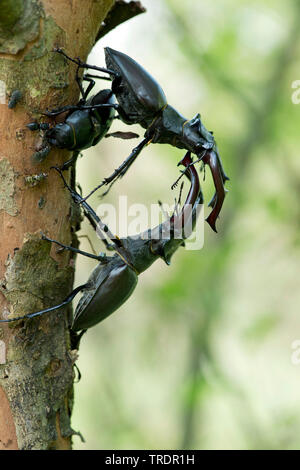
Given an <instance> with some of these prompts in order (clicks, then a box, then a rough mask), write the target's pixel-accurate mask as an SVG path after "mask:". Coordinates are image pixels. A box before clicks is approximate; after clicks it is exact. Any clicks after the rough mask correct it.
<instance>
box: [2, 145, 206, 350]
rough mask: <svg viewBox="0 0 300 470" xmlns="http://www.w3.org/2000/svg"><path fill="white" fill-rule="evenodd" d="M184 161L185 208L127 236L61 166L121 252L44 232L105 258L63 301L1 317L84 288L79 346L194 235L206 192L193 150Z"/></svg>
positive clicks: (75, 340) (77, 318) (77, 322)
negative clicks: (97, 250) (115, 230)
mask: <svg viewBox="0 0 300 470" xmlns="http://www.w3.org/2000/svg"><path fill="white" fill-rule="evenodd" d="M180 164H182V165H183V166H185V168H186V170H187V171H186V176H187V177H188V179H189V180H190V183H191V186H190V190H189V193H188V195H187V198H186V201H185V203H184V205H183V207H182V209H181V211H180V212H179V213H177V214H175V213H173V215H172V216H171V217H170V218H168V219H167V220H166V221H165V222H163V223H161V224H160V225H158V226H157V227H155V228H154V229H148V230H147V231H145V232H142V233H140V234H137V235H135V236H133V237H127V238H118V237H117V236H114V235H113V234H112V233H111V232H110V230H109V228H108V227H107V225H105V224H103V222H102V221H101V220H100V219H99V217H98V216H97V214H96V213H95V212H94V211H93V209H92V208H91V207H90V206H89V205H88V203H87V202H86V201H83V198H82V197H81V196H80V195H79V194H78V193H77V192H75V191H74V190H72V188H70V186H68V184H67V183H66V181H65V179H64V177H63V174H62V172H61V169H59V168H56V169H57V170H58V171H59V173H60V175H61V177H62V179H63V181H64V184H65V186H66V187H67V188H68V190H69V191H70V193H71V195H72V198H73V199H74V201H75V202H77V203H78V202H80V203H82V206H83V208H84V210H85V211H86V212H87V213H88V214H89V216H90V217H91V218H92V219H93V221H94V224H95V226H96V225H97V230H98V231H100V233H102V234H103V233H104V234H106V236H107V237H108V238H109V239H110V242H111V243H112V244H113V246H114V250H115V254H114V255H113V256H107V255H106V254H103V253H102V254H100V255H99V256H97V255H93V254H90V253H86V252H84V251H81V250H78V249H76V248H73V247H70V246H67V245H64V244H62V243H60V242H58V241H56V240H52V239H50V238H48V237H46V236H45V235H42V238H43V239H45V240H48V241H49V242H53V243H56V244H57V245H59V246H60V247H62V248H64V249H67V250H71V251H74V252H76V253H80V254H83V255H85V256H89V257H91V258H94V259H96V260H97V261H98V262H99V264H98V265H97V266H96V268H95V269H94V271H93V272H92V274H91V275H90V277H89V279H88V281H87V283H85V284H83V285H81V286H79V287H77V288H76V289H74V290H73V291H72V292H71V293H70V294H69V295H68V296H67V298H66V299H64V300H63V302H62V303H60V304H59V305H55V306H54V307H49V308H46V309H44V310H40V311H39V312H35V313H31V314H27V315H24V316H22V317H19V318H10V319H6V320H0V322H11V321H16V320H20V319H24V318H33V317H36V316H39V315H42V314H44V313H46V312H51V311H53V310H57V309H60V308H62V307H64V306H65V305H67V304H68V303H70V302H71V301H72V300H73V299H74V297H75V296H76V294H78V293H79V292H81V291H82V292H83V295H82V297H81V299H80V301H79V303H78V305H77V307H76V310H75V314H74V319H73V322H72V325H71V327H70V329H71V341H72V348H74V349H76V348H77V347H78V344H79V340H80V338H81V336H82V334H83V333H84V332H85V331H86V330H87V329H88V328H91V327H92V326H94V325H96V324H97V323H99V322H101V321H102V320H104V319H105V318H107V317H108V316H109V315H111V314H112V313H113V312H114V311H116V310H117V309H118V308H119V307H121V305H123V303H124V302H126V300H127V299H128V298H129V297H130V296H131V294H132V293H133V291H134V289H135V287H136V284H137V281H138V275H139V274H141V273H142V272H143V271H145V270H146V269H148V268H149V267H150V266H151V265H152V263H154V261H156V260H157V259H159V258H162V259H163V260H164V261H165V262H166V263H167V264H170V259H171V257H172V255H173V254H174V252H175V251H176V250H177V249H178V248H179V247H180V246H181V245H183V244H184V239H185V238H187V237H188V236H190V235H191V233H192V231H193V229H194V227H195V223H196V219H197V215H198V213H199V211H198V210H197V209H198V208H200V204H202V203H203V197H202V192H201V189H200V184H199V176H198V173H197V171H196V170H195V168H194V166H193V162H192V158H191V155H190V152H187V154H186V156H185V157H184V158H183V159H182V161H181V162H180ZM98 233H99V232H98ZM165 234H166V235H165ZM78 331H81V333H78Z"/></svg>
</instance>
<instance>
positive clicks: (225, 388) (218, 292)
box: [73, 0, 300, 449]
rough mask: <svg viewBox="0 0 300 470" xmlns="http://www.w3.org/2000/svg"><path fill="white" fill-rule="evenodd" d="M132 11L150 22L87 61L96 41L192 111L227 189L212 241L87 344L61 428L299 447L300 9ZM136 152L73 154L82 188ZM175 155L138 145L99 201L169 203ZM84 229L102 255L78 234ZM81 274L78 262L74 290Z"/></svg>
mask: <svg viewBox="0 0 300 470" xmlns="http://www.w3.org/2000/svg"><path fill="white" fill-rule="evenodd" d="M143 4H144V5H145V6H146V7H147V10H148V12H147V13H146V14H145V15H142V16H140V17H139V18H138V19H135V20H132V21H131V22H129V23H128V25H122V26H120V27H119V28H118V29H117V30H116V31H115V32H113V33H110V34H109V35H108V36H106V37H105V38H104V39H103V41H102V42H101V44H99V46H98V47H97V48H96V49H95V51H94V53H93V55H92V57H91V58H90V61H91V60H93V61H94V62H95V63H96V60H98V61H99V62H98V63H99V64H101V57H100V59H99V57H98V53H99V54H100V51H101V54H102V48H103V46H105V45H106V44H107V45H110V46H111V47H114V48H116V49H120V50H123V51H124V52H126V53H128V54H129V55H131V56H132V57H134V58H135V59H136V60H138V62H140V63H142V64H143V65H144V66H145V67H146V68H147V69H148V70H149V71H150V72H153V75H154V76H155V77H156V78H157V79H158V81H159V82H160V83H161V85H162V86H163V88H164V90H165V92H166V94H167V96H168V97H169V102H170V104H172V105H173V106H174V107H176V108H177V109H178V110H179V111H181V112H182V113H183V114H184V115H185V116H187V117H188V118H191V117H192V116H193V115H195V114H196V113H197V112H199V111H200V113H201V117H202V119H203V121H204V123H205V125H206V126H207V127H208V128H209V129H213V130H214V135H215V136H216V139H217V142H218V147H219V150H220V154H221V157H222V160H223V162H224V167H225V169H226V172H227V174H228V175H229V176H230V179H231V181H230V182H229V185H228V186H229V189H230V191H229V193H228V195H227V198H226V201H225V204H224V207H223V210H222V213H221V218H220V220H219V222H218V229H219V233H218V235H215V234H214V233H212V232H211V231H210V230H209V227H208V226H207V227H205V244H204V247H203V249H202V250H201V251H186V250H182V251H181V252H178V253H177V254H176V255H175V256H174V259H173V261H172V265H171V267H170V268H167V267H166V266H164V265H163V263H159V262H157V264H155V265H153V267H152V268H151V269H149V271H148V272H146V273H145V274H143V276H142V277H141V279H140V281H139V285H138V287H137V290H136V291H135V293H134V295H133V297H132V298H131V299H130V300H129V301H128V302H127V303H126V305H124V307H122V308H121V309H120V310H119V311H118V312H117V313H115V314H114V315H113V316H112V317H111V318H109V319H107V320H106V321H105V322H103V323H101V324H99V325H98V326H97V327H95V328H93V329H92V330H91V331H89V332H88V334H86V335H85V337H84V339H83V341H82V346H81V350H80V359H79V361H78V365H79V368H80V370H81V372H82V375H83V377H82V380H81V382H80V383H79V384H78V385H77V386H76V389H75V413H74V420H73V427H74V428H75V429H80V431H81V432H82V434H83V435H84V436H85V438H86V444H82V443H80V442H76V443H75V447H76V448H78V449H83V448H85V449H86V448H89V449H92V448H93V449H101V448H106V449H108V448H110V449H140V448H145V449H163V448H165V449H179V448H187V449H192V448H195V449H221V448H224V449H263V448H268V449H299V448H300V442H299V438H298V436H299V432H300V411H299V405H298V401H299V392H300V366H297V365H293V364H292V362H291V353H292V349H291V344H292V342H293V341H294V340H295V339H297V338H299V337H300V321H299V313H298V308H299V301H300V290H299V281H298V280H299V274H298V273H299V260H300V258H299V225H300V213H299V204H298V203H297V200H298V197H299V195H300V180H299V169H300V161H299V158H297V157H298V145H299V144H298V140H299V138H298V134H299V127H300V105H298V106H297V105H295V104H293V103H292V100H291V95H292V92H293V90H292V88H291V86H292V82H293V81H294V80H297V79H299V78H300V76H299V75H300V70H299V51H300V30H299V21H300V2H299V1H297V0H289V1H287V2H281V1H279V0H275V1H272V2H270V1H269V0H263V1H258V0H257V1H255V0H254V1H251V2H249V1H246V0H226V1H225V0H216V1H215V2H210V3H208V2H204V1H202V0H201V1H197V2H194V1H192V0H186V1H185V2H182V1H180V0H164V1H159V0H148V1H145V0H144V1H143ZM102 64H103V62H102ZM117 127H118V129H119V128H120V124H118V126H117ZM117 127H116V128H114V130H117ZM125 128H126V127H125ZM130 130H133V131H136V130H137V132H138V133H140V135H142V132H141V129H139V128H138V127H137V129H133V128H131V129H130ZM132 146H133V145H132V142H131V143H130V142H129V143H128V144H127V143H124V142H121V143H120V144H119V143H116V142H115V141H114V142H110V141H109V142H108V141H106V140H105V141H104V142H101V143H100V144H98V146H97V148H96V149H95V150H93V151H87V152H85V155H84V157H83V158H82V160H81V161H80V163H79V170H78V175H79V179H80V183H81V185H82V187H83V188H84V191H85V192H87V191H88V190H89V188H92V187H93V186H94V185H96V183H97V182H99V180H100V179H101V178H102V177H103V176H104V175H107V174H110V173H111V170H112V168H115V167H116V166H117V165H118V164H119V163H120V162H121V161H122V160H123V159H124V158H125V157H126V156H127V155H128V154H129V152H130V150H131V147H132ZM180 156H181V152H180V151H177V150H175V149H173V148H170V147H167V146H165V145H160V146H155V145H152V146H149V148H147V149H146V150H145V151H144V152H143V154H142V155H141V156H140V157H139V161H137V162H136V163H135V166H134V167H133V168H132V169H131V171H130V175H129V174H128V175H126V177H125V178H124V179H123V180H122V181H121V182H120V183H118V185H116V186H115V187H114V191H112V194H110V195H109V197H108V201H109V202H113V201H114V202H115V201H116V200H117V196H118V195H119V194H127V195H128V199H129V203H130V202H136V201H137V202H145V201H148V202H149V203H150V202H155V201H156V200H157V199H161V200H168V201H170V200H172V197H173V195H172V194H170V185H171V183H172V182H173V181H174V179H175V178H176V174H177V173H176V171H177V169H176V163H177V161H178V160H179V158H180ZM208 173H209V171H207V177H206V181H205V182H204V184H203V190H204V194H205V199H206V201H209V192H212V183H211V178H210V177H209V176H210V175H209V174H208ZM154 181H155V184H153V182H154ZM98 204H99V199H97V197H94V199H93V202H92V205H94V206H95V207H97V205H98ZM82 233H89V234H90V237H91V238H93V240H94V244H95V246H96V245H97V246H98V244H99V241H98V240H97V239H96V238H95V236H94V234H93V233H91V232H90V229H89V227H88V225H87V224H84V225H83V227H82ZM84 243H85V242H84V241H82V246H83V249H85V248H86V249H89V247H88V245H87V246H85V245H84ZM93 266H94V264H93V263H92V262H90V261H89V260H86V259H83V260H82V259H78V269H77V272H78V274H77V283H78V284H79V283H81V282H82V281H83V282H84V280H85V279H86V278H87V276H88V273H89V271H90V270H91V269H92V267H93Z"/></svg>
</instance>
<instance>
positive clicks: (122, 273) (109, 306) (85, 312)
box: [72, 264, 138, 331]
mask: <svg viewBox="0 0 300 470" xmlns="http://www.w3.org/2000/svg"><path fill="white" fill-rule="evenodd" d="M96 269H97V268H96ZM102 269H103V270H104V271H105V269H106V268H105V267H104V268H102ZM99 274H100V275H99V278H100V277H101V272H100V273H99ZM93 280H94V282H95V284H94V285H93V284H92V286H91V289H89V290H86V291H85V292H84V293H83V295H82V297H81V299H80V301H79V303H78V305H77V307H76V310H75V316H74V322H73V325H72V330H74V331H78V330H83V329H86V328H90V327H92V326H94V325H96V324H97V323H99V322H100V321H102V320H104V319H105V318H106V317H108V316H109V315H111V314H112V313H113V312H115V311H116V310H117V309H118V308H119V307H120V306H121V305H122V304H123V303H124V302H126V300H127V299H128V298H129V297H130V295H131V294H132V292H133V291H134V289H135V286H136V284H137V280H138V277H137V274H136V273H135V272H134V271H133V269H131V268H130V267H129V266H128V265H127V264H122V265H119V266H115V267H113V268H112V269H109V270H108V272H107V275H106V276H104V277H103V279H101V281H100V283H97V277H96V278H95V277H94V279H93Z"/></svg>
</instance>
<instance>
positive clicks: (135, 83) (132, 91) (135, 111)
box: [105, 47, 167, 123]
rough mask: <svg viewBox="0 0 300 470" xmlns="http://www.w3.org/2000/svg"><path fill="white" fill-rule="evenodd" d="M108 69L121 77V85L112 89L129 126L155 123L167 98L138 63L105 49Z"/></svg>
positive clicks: (121, 54)
mask: <svg viewBox="0 0 300 470" xmlns="http://www.w3.org/2000/svg"><path fill="white" fill-rule="evenodd" d="M105 60H106V64H107V67H108V68H109V69H111V70H113V71H114V72H117V73H118V74H119V77H120V79H118V78H117V79H116V80H115V81H116V83H117V82H118V80H120V83H119V84H118V85H117V86H116V87H115V89H114V87H113V91H114V93H115V94H116V97H117V100H118V102H119V103H120V105H121V108H122V111H123V112H124V113H125V115H126V116H127V122H128V123H131V122H135V123H137V122H141V121H143V120H153V118H154V117H155V115H156V114H157V113H158V111H160V110H161V109H162V108H163V107H164V106H165V105H166V104H167V98H166V95H165V93H164V91H163V89H162V88H161V86H160V85H159V84H158V83H157V81H156V80H155V79H154V78H153V77H152V76H151V75H150V74H149V73H148V72H147V71H146V70H145V69H144V68H143V67H142V66H141V65H139V64H138V63H137V62H136V61H135V60H133V59H132V58H131V57H129V56H128V55H126V54H123V53H122V52H119V51H116V50H114V49H111V48H110V47H106V48H105Z"/></svg>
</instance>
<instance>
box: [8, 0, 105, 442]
mask: <svg viewBox="0 0 300 470" xmlns="http://www.w3.org/2000/svg"><path fill="white" fill-rule="evenodd" d="M4 3H5V8H4V7H3V8H2V7H1V12H0V80H1V81H2V82H0V85H1V87H2V88H1V89H0V92H2V95H1V96H0V100H1V98H3V100H4V102H3V100H2V104H0V232H1V233H0V240H1V244H0V279H1V291H0V317H1V318H4V317H5V316H8V317H10V316H11V317H12V316H18V315H19V316H21V315H24V314H26V313H30V312H34V311H36V310H39V309H41V308H44V307H47V306H52V305H55V304H57V303H58V302H59V301H61V300H62V299H63V298H64V297H65V296H66V295H67V294H68V293H69V292H70V291H71V290H72V282H73V274H74V267H73V265H74V262H73V260H72V259H71V257H70V254H69V253H67V252H63V253H57V251H56V249H55V247H51V246H50V244H49V243H48V242H46V241H42V240H41V237H40V231H41V230H42V231H43V232H45V233H47V234H48V235H49V236H50V237H52V238H55V239H58V240H60V241H62V242H63V243H66V244H70V243H71V241H72V237H74V231H75V227H74V225H76V222H74V217H73V214H72V211H70V198H69V194H68V193H67V192H66V191H65V190H64V188H63V185H62V183H61V180H60V179H59V177H58V175H57V174H56V173H55V172H54V171H51V170H50V166H51V165H53V164H58V165H60V164H62V162H63V161H65V160H66V159H67V158H69V155H68V152H66V151H58V150H57V149H56V150H55V149H52V150H51V153H50V154H49V155H48V157H47V158H46V160H45V162H44V163H43V164H39V165H34V164H33V163H32V162H31V159H30V157H31V155H32V154H33V153H34V152H35V151H36V146H37V142H38V139H39V136H38V133H33V132H30V131H29V130H27V128H26V127H25V126H26V124H27V123H28V122H31V121H32V120H33V118H37V119H39V118H40V115H39V111H40V110H44V109H45V108H47V107H49V108H54V107H58V106H61V105H64V104H66V103H76V101H77V100H78V89H77V87H76V84H75V82H74V72H75V68H74V67H72V66H70V65H69V64H68V63H66V62H65V61H64V60H63V58H62V57H60V56H58V55H56V54H54V53H53V52H51V51H52V49H53V48H54V47H56V46H60V47H63V48H65V50H66V51H67V52H68V53H69V54H70V55H71V56H80V57H81V58H82V59H84V60H85V59H86V56H87V54H88V53H89V51H90V50H91V48H92V46H93V45H94V42H95V37H96V35H97V32H98V30H99V25H100V24H101V22H102V21H103V20H104V19H105V16H106V14H107V12H108V11H109V9H110V8H111V7H112V5H113V4H114V0H85V1H84V2H82V1H80V0H59V1H57V0H43V1H36V0H22V1H20V0H7V1H6V2H4ZM4 87H5V89H4ZM16 89H18V90H20V91H21V93H22V98H21V101H20V102H19V103H18V104H17V105H16V107H15V108H13V109H9V108H8V105H7V103H8V100H9V97H10V96H11V94H12V92H13V91H14V90H16ZM4 91H5V95H4V94H3V93H4ZM0 94H1V93H0ZM42 173H44V175H41V174H42ZM33 175H40V176H39V177H38V178H35V177H34V176H33ZM75 220H76V218H75ZM69 314H70V312H69V311H68V310H67V309H66V310H65V311H59V312H57V313H56V314H48V315H44V316H42V317H37V318H35V319H31V320H26V321H22V320H20V321H19V322H16V323H9V324H5V323H2V324H1V325H0V449H69V448H70V447H71V436H72V434H73V431H72V429H71V426H70V415H71V410H72V401H73V358H72V354H70V341H69V332H68V328H67V323H68V322H67V317H68V315H69Z"/></svg>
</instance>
